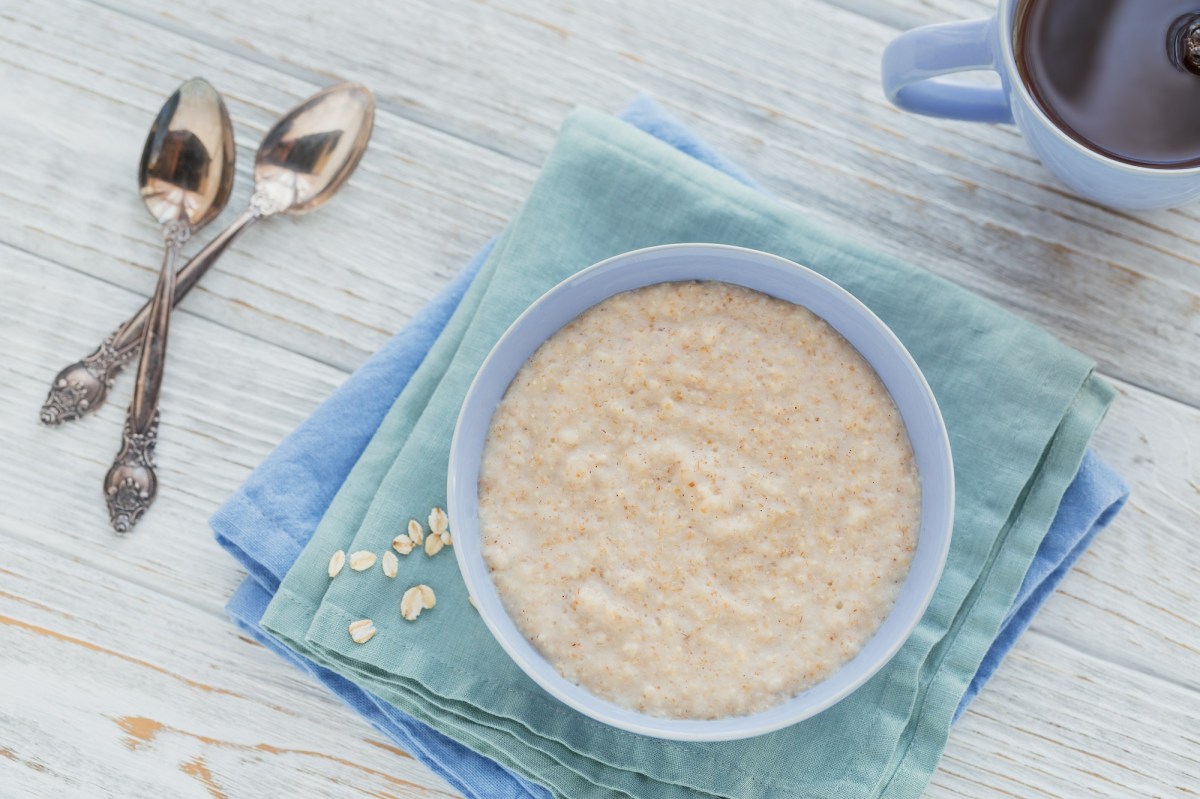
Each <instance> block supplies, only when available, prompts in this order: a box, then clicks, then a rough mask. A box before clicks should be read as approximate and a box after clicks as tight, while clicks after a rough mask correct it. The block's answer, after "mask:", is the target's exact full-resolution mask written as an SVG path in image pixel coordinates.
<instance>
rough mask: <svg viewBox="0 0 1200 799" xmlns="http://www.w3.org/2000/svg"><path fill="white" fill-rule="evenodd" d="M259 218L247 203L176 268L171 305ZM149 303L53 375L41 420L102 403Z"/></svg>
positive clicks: (62, 418) (133, 347)
mask: <svg viewBox="0 0 1200 799" xmlns="http://www.w3.org/2000/svg"><path fill="white" fill-rule="evenodd" d="M262 216H264V212H263V207H262V205H261V203H255V202H254V201H251V205H250V207H249V208H248V209H246V210H245V211H243V212H242V213H241V215H240V216H238V217H237V218H236V219H234V220H233V221H232V222H231V223H230V224H229V226H228V227H227V228H225V230H223V231H221V234H220V235H219V236H217V237H216V238H214V239H213V240H212V241H210V242H209V243H208V244H206V245H205V246H204V249H202V250H200V252H198V253H196V255H195V257H193V258H192V260H190V261H188V262H187V263H186V264H184V265H183V266H182V267H181V268H180V269H179V272H178V273H177V274H176V276H175V280H174V284H175V289H174V292H175V294H174V296H175V300H174V301H175V303H176V304H177V303H178V302H179V301H180V300H182V299H183V298H184V297H185V296H186V295H187V293H188V292H189V291H191V290H192V287H193V286H195V285H196V283H197V282H199V280H200V278H201V277H203V276H204V273H205V272H207V271H208V268H209V267H210V266H212V265H213V264H214V263H216V261H217V259H218V258H220V257H221V253H223V252H225V250H226V249H228V247H229V245H230V244H232V243H233V240H234V239H236V238H237V237H238V236H239V235H241V233H242V231H243V230H245V229H246V228H247V227H249V226H250V223H251V222H254V221H256V220H257V219H259V218H261V217H262ZM150 306H151V302H147V303H146V304H145V305H143V306H142V307H141V308H140V309H139V310H138V312H137V313H135V314H134V315H133V316H131V317H129V319H127V320H126V321H125V322H124V323H123V324H122V325H121V326H120V327H118V328H117V329H116V330H114V331H113V332H112V334H110V335H109V337H108V338H106V339H104V343H103V344H101V345H100V346H99V347H97V348H96V350H95V352H93V353H92V354H91V355H88V356H87V357H85V358H83V359H82V360H79V361H76V362H75V363H73V364H71V365H70V366H68V367H66V368H65V369H63V370H62V371H61V372H59V373H58V374H57V375H56V376H55V377H54V383H53V385H51V387H50V393H49V394H48V395H47V396H46V401H45V402H44V403H43V404H42V413H41V418H42V423H43V424H48V425H56V424H61V423H62V422H69V421H72V420H74V419H80V418H82V417H83V416H84V415H85V414H88V413H91V412H92V411H94V410H96V409H97V408H99V407H100V406H101V405H102V404H104V398H105V396H106V395H107V394H108V389H109V388H110V387H111V386H112V380H113V377H115V376H116V374H117V372H119V371H121V368H122V367H123V366H124V365H125V364H126V363H128V362H129V361H131V360H132V359H133V358H134V356H136V355H137V354H138V351H139V350H140V349H141V347H142V337H143V335H144V333H145V330H146V320H147V319H149V318H150V314H151V308H150Z"/></svg>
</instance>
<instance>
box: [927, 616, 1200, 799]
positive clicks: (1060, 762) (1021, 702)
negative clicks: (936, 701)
mask: <svg viewBox="0 0 1200 799" xmlns="http://www.w3.org/2000/svg"><path fill="white" fill-rule="evenodd" d="M1198 712H1200V693H1197V692H1196V691H1195V690H1185V689H1181V688H1179V687H1178V686H1175V685H1172V684H1170V683H1167V682H1163V681H1161V680H1158V679H1156V678H1153V677H1149V676H1147V675H1144V674H1141V673H1138V672H1135V671H1130V670H1128V669H1125V668H1123V667H1120V666H1114V665H1112V664H1109V663H1106V662H1105V661H1102V660H1098V659H1096V658H1092V657H1089V656H1087V655H1084V654H1081V653H1079V652H1077V651H1075V650H1073V649H1071V648H1069V647H1064V646H1062V645H1061V644H1058V643H1057V642H1055V641H1053V640H1051V639H1049V638H1046V637H1045V636H1042V635H1039V634H1037V633H1032V634H1030V635H1028V636H1026V637H1025V638H1024V639H1022V641H1021V644H1020V646H1019V647H1018V648H1017V650H1016V651H1015V652H1014V653H1013V655H1012V656H1011V657H1009V659H1008V661H1007V662H1006V663H1005V666H1004V668H1003V669H1002V670H1001V671H1000V672H999V674H997V676H996V678H995V679H994V680H993V681H992V682H991V683H990V684H989V685H988V687H987V690H986V691H984V693H982V694H980V696H979V698H978V700H977V701H976V702H975V704H973V705H972V706H971V708H970V709H969V710H968V711H967V713H966V714H964V716H963V718H962V719H961V720H960V721H959V723H958V725H957V726H955V728H954V731H953V733H952V734H951V736H950V741H949V744H948V746H947V747H946V752H945V756H944V757H943V760H942V766H941V768H940V769H939V770H938V773H937V775H935V777H934V780H933V787H932V788H931V790H930V791H929V795H930V796H955V795H958V796H968V797H979V798H982V797H1012V796H1019V797H1022V799H1025V798H1026V797H1035V796H1046V797H1063V798H1064V799H1066V798H1067V797H1069V798H1070V799H1074V798H1075V797H1080V796H1093V795H1095V796H1138V797H1187V796H1196V795H1197V792H1198V790H1200V783H1197V781H1196V775H1197V774H1200V735H1197V730H1196V725H1195V721H1194V720H1195V718H1196V717H1197V713H1198Z"/></svg>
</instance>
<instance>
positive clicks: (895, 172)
mask: <svg viewBox="0 0 1200 799" xmlns="http://www.w3.org/2000/svg"><path fill="white" fill-rule="evenodd" d="M120 9H121V10H122V11H125V12H127V13H129V14H130V15H131V16H136V17H137V18H138V19H140V20H145V21H147V22H149V23H152V24H154V25H157V26H159V27H160V28H162V29H163V30H169V31H173V32H186V33H188V34H189V35H194V36H200V37H203V38H204V40H205V41H206V42H208V43H210V44H212V45H214V46H217V47H220V48H221V49H223V50H225V51H226V52H229V53H232V54H236V55H238V56H239V57H242V56H247V55H248V54H252V55H253V57H254V58H255V59H256V60H257V61H259V62H260V63H264V64H271V65H275V66H278V67H279V68H280V69H282V70H288V71H290V72H294V73H302V74H312V73H317V72H324V73H335V74H338V75H342V76H349V77H353V78H355V79H357V80H362V81H365V82H367V83H370V84H372V85H374V86H377V87H378V88H379V90H380V97H381V102H382V104H383V106H384V107H386V108H387V109H389V110H390V111H392V112H394V113H396V114H398V115H404V116H407V117H408V118H411V119H414V120H419V121H421V122H423V123H426V124H429V125H432V126H435V127H437V128H438V129H440V130H443V131H446V132H448V133H450V134H452V135H455V136H459V137H461V138H463V139H466V140H470V141H475V142H479V143H481V144H485V145H486V146H488V147H491V148H494V149H497V150H500V151H502V152H505V153H509V154H511V155H513V156H514V157H516V158H519V159H521V160H525V161H529V162H533V163H535V162H538V161H540V159H541V158H542V157H543V156H544V154H545V152H546V151H547V149H548V148H549V146H550V144H551V142H552V141H553V137H554V131H555V130H556V128H557V125H558V123H559V121H560V120H561V118H562V116H563V114H564V113H565V112H566V111H567V109H569V108H570V107H571V106H573V105H575V104H576V103H579V102H585V103H591V104H594V105H598V106H600V107H603V108H610V109H615V108H617V107H619V106H620V105H622V104H623V103H624V102H625V101H626V100H627V98H628V97H629V95H630V94H631V93H632V92H633V91H634V90H635V88H636V87H638V86H644V87H646V88H648V89H650V90H651V91H652V92H654V93H655V94H656V95H657V96H659V97H660V98H661V99H663V100H664V101H665V102H666V103H667V104H668V105H669V106H671V107H673V108H675V109H677V110H679V111H680V113H681V114H682V115H683V116H684V118H685V119H686V120H687V121H689V122H691V123H693V124H694V125H695V126H696V127H697V128H698V129H699V130H701V131H702V132H704V133H705V134H706V135H708V136H710V137H711V138H712V139H713V140H714V141H715V142H716V143H718V144H719V145H720V146H721V147H722V148H723V149H724V150H726V151H727V152H729V153H730V154H731V155H732V156H733V157H735V158H736V159H737V160H739V161H740V162H741V163H743V164H745V165H746V166H748V167H749V168H750V169H751V170H752V171H753V172H754V173H755V174H757V175H759V176H761V177H763V178H764V180H765V181H766V183H767V184H768V186H769V187H770V188H772V189H774V190H775V191H777V192H778V193H779V194H780V195H782V196H783V197H786V198H788V199H789V200H792V201H794V202H795V203H797V204H798V205H799V206H800V207H801V208H803V209H804V211H805V212H806V213H808V214H809V215H811V216H812V217H814V218H816V219H818V220H820V221H822V222H824V223H826V224H828V225H829V226H831V227H833V228H835V229H837V230H839V231H841V232H843V233H844V234H846V235H847V236H850V237H852V238H856V239H859V240H862V241H869V242H870V243H871V244H872V245H873V246H876V247H879V248H880V249H883V250H885V251H888V252H892V253H896V254H899V255H902V256H904V257H907V258H909V259H912V260H915V261H917V262H918V263H921V264H922V265H924V266H927V267H928V268H930V269H932V270H933V271H935V272H937V273H939V274H942V275H945V276H947V277H949V278H950V279H953V280H955V281H957V282H960V283H962V284H964V285H967V286H969V287H971V288H972V289H974V290H976V291H978V292H980V293H982V294H984V295H986V296H989V297H991V298H993V299H995V300H996V301H997V302H1000V303H1001V304H1003V305H1006V306H1007V307H1009V308H1011V309H1013V310H1014V311H1016V312H1017V313H1019V314H1021V315H1022V316H1025V317H1027V318H1029V319H1031V320H1033V321H1035V322H1037V323H1039V324H1042V325H1044V326H1046V327H1047V328H1049V329H1050V330H1052V331H1053V332H1054V333H1056V334H1057V335H1058V336H1060V337H1061V338H1063V339H1064V340H1065V341H1067V342H1068V343H1070V344H1072V345H1073V346H1075V347H1077V348H1079V349H1082V350H1084V351H1087V352H1088V353H1089V354H1093V355H1095V356H1096V357H1097V358H1098V359H1099V360H1100V361H1101V363H1102V365H1103V366H1104V368H1105V369H1106V371H1109V372H1110V373H1112V374H1115V375H1117V376H1119V377H1121V378H1123V379H1125V380H1127V381H1129V382H1132V383H1135V384H1138V385H1142V386H1146V387H1149V388H1151V389H1153V390H1156V391H1159V392H1161V393H1164V394H1167V395H1170V396H1173V397H1176V398H1180V399H1183V400H1185V401H1187V402H1189V403H1190V404H1193V405H1194V404H1197V402H1198V401H1200V346H1197V344H1198V343H1200V269H1198V268H1197V263H1198V261H1197V259H1196V257H1195V254H1194V253H1195V250H1196V247H1195V245H1196V243H1197V241H1200V224H1198V223H1197V221H1196V220H1195V219H1192V218H1190V217H1189V216H1186V215H1180V214H1176V213H1173V212H1155V213H1143V214H1126V213H1120V212H1115V211H1111V210H1108V209H1104V208H1100V207H1098V206H1095V205H1092V204H1090V203H1087V202H1084V201H1082V200H1079V199H1076V198H1074V197H1072V196H1071V195H1070V194H1069V193H1068V192H1066V191H1065V190H1064V189H1063V188H1062V187H1060V186H1059V185H1058V184H1057V183H1056V182H1055V181H1054V180H1053V179H1052V178H1051V176H1050V175H1049V174H1048V173H1047V172H1046V171H1045V170H1044V169H1043V168H1042V167H1041V166H1040V165H1039V164H1038V163H1037V162H1036V160H1035V159H1033V157H1032V156H1031V155H1030V153H1029V151H1028V149H1027V148H1026V146H1025V144H1024V142H1022V141H1021V140H1020V138H1019V136H1018V135H1017V134H1016V132H1015V131H1014V130H1012V129H1010V128H1004V127H998V126H980V125H969V124H963V123H949V122H939V121H934V120H928V119H924V118H918V117H915V116H912V115H908V114H904V113H901V112H899V111H897V110H895V109H893V108H891V106H889V105H888V104H887V102H886V101H885V100H884V98H883V97H882V94H881V92H880V90H879V85H878V84H879V76H878V67H877V66H876V64H877V62H876V56H877V54H878V53H879V52H880V50H881V49H882V47H883V46H884V45H885V44H886V42H887V41H888V40H890V39H891V38H892V37H893V36H895V35H896V33H897V29H896V28H894V27H890V26H888V25H884V24H880V23H878V22H875V21H873V20H870V19H867V18H864V17H862V16H859V15H858V14H855V13H852V12H848V11H846V10H844V9H839V8H835V7H832V6H829V5H827V4H825V3H821V2H808V3H804V4H799V5H796V6H781V5H780V4H778V3H774V2H771V1H770V0H750V2H748V3H745V4H742V5H740V6H739V10H738V14H736V15H731V14H728V13H726V12H725V11H724V10H723V9H718V8H709V7H707V6H704V5H703V4H699V5H696V6H694V7H689V8H688V11H687V13H681V12H680V11H679V10H678V9H677V7H675V6H672V5H670V4H661V3H631V2H626V3H618V4H609V5H605V6H604V7H603V8H600V7H595V6H575V5H563V4H559V3H554V2H550V0H530V1H528V2H525V1H523V0H522V1H520V2H518V0H494V1H493V2H486V3H484V2H474V3H466V2H464V3H432V2H429V0H414V2H409V3H403V4H393V5H390V6H387V7H386V8H379V7H376V6H374V5H370V4H367V5H358V6H350V7H347V8H345V9H343V10H342V11H343V13H339V14H338V15H337V16H336V17H335V18H331V19H330V20H328V25H327V27H326V29H325V35H324V36H323V37H322V39H321V41H320V42H312V41H310V39H311V36H310V34H309V27H308V23H307V21H306V20H304V19H302V18H299V17H290V18H284V19H281V18H279V15H277V14H275V13H274V12H273V10H272V7H271V5H270V4H254V3H250V4H246V3H237V4H236V5H233V4H230V3H228V2H222V1H221V0H218V1H217V2H214V3H207V4H203V5H202V6H189V7H186V8H177V7H172V8H171V9H169V10H166V9H162V8H160V7H159V6H157V5H156V4H153V3H151V2H148V0H128V1H127V2H124V3H122V4H121V5H120ZM937 13H938V15H939V16H940V15H942V12H941V11H940V10H938V12H937ZM768 21H769V24H767V23H768ZM297 52H304V53H305V58H304V59H303V64H302V65H301V64H298V63H297V59H296V58H294V55H293V54H294V53H297ZM429 53H437V56H436V58H434V59H431V58H430V57H429V55H428V54H429ZM485 74H487V75H492V74H499V75H503V80H497V81H493V80H487V79H484V78H483V75H485Z"/></svg>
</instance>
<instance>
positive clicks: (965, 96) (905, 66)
mask: <svg viewBox="0 0 1200 799" xmlns="http://www.w3.org/2000/svg"><path fill="white" fill-rule="evenodd" d="M995 25H996V18H995V17H991V18H989V19H973V20H969V21H965V22H949V23H945V24H941V25H926V26H925V27H923V28H916V29H914V30H910V31H907V32H905V33H902V34H900V36H898V37H896V38H895V39H893V40H892V42H891V43H890V44H889V45H888V46H887V48H886V49H885V50H884V51H883V91H884V94H886V95H887V98H888V100H890V101H891V102H892V104H893V105H895V106H896V107H897V108H901V109H903V110H905V111H913V112H915V113H917V114H925V115H926V116H934V117H946V118H947V119H962V120H966V121H968V122H1012V121H1013V118H1012V109H1011V108H1009V105H1008V97H1007V96H1006V95H1005V93H1004V90H1003V89H1002V88H1000V87H998V86H972V85H968V84H964V83H955V82H953V81H947V80H934V78H937V77H938V76H939V75H948V74H950V73H953V72H967V71H970V70H980V69H990V70H992V71H996V58H995V54H994V52H993V50H992V42H993V41H994V36H995Z"/></svg>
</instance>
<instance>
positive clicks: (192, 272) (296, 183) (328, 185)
mask: <svg viewBox="0 0 1200 799" xmlns="http://www.w3.org/2000/svg"><path fill="white" fill-rule="evenodd" d="M374 120H375V98H374V97H373V96H372V95H371V91H370V90H369V89H367V87H365V86H360V85H358V84H354V83H342V84H338V85H337V86H331V87H329V88H328V89H324V90H322V91H320V92H317V93H316V94H314V95H313V96H312V97H310V98H308V99H307V100H305V101H304V102H303V103H301V104H300V105H298V106H296V107H295V108H294V109H292V110H291V111H289V112H288V113H287V115H286V116H284V117H283V119H281V120H279V122H277V123H276V124H275V126H274V127H273V128H271V130H270V131H268V132H267V135H266V137H265V138H264V139H263V141H262V144H261V145H259V148H258V155H257V157H256V159H255V169H254V196H253V197H251V198H250V207H249V208H247V209H246V210H245V211H244V212H242V214H241V215H240V216H238V217H237V218H236V219H234V220H233V222H231V223H230V224H229V227H227V228H225V230H224V231H222V232H221V234H220V235H219V236H217V237H216V238H215V239H213V240H212V241H210V242H209V243H208V244H207V245H205V247H204V249H202V250H200V252H198V253H196V255H195V256H194V257H193V258H192V260H190V261H188V262H187V264H185V265H184V266H183V267H182V268H180V270H179V273H178V275H177V276H176V280H175V302H176V303H178V302H179V301H180V300H181V299H183V297H184V296H185V295H186V294H187V293H188V292H189V291H191V289H192V287H193V286H195V285H196V282H197V281H199V280H200V278H201V277H202V276H203V275H204V273H205V272H207V271H208V268H209V267H210V266H212V265H213V264H214V263H215V262H216V260H217V258H219V257H220V256H221V253H223V252H224V251H225V250H226V248H228V247H229V245H230V244H232V243H233V240H234V239H236V238H237V237H238V236H239V235H240V234H241V232H242V231H243V230H245V229H246V228H247V227H249V226H250V224H251V223H252V222H255V221H257V220H259V219H261V218H263V217H266V216H273V215H274V214H280V213H284V214H300V213H306V212H308V211H312V210H315V209H316V208H319V207H320V206H321V205H323V204H324V203H325V202H326V201H327V200H328V199H329V198H330V197H332V196H333V195H334V194H335V193H337V191H338V189H340V188H341V187H342V186H343V185H344V184H345V182H346V180H347V179H348V178H349V177H350V174H351V173H352V172H354V169H355V167H357V166H358V162H359V160H360V159H361V158H362V155H363V153H364V152H365V151H366V149H367V142H368V141H369V140H370V138H371V129H372V127H373V125H374ZM149 317H150V303H146V304H145V305H143V306H142V308H141V310H139V311H138V312H137V313H136V314H134V315H133V316H132V317H130V318H129V319H128V320H127V321H126V322H125V323H124V324H122V325H121V326H120V327H118V328H117V329H116V330H115V331H113V333H112V334H111V335H110V336H109V337H108V338H106V339H105V340H104V343H102V344H101V345H100V346H99V347H98V348H97V349H96V350H95V352H93V353H92V354H91V355H88V356H87V357H86V358H84V359H82V360H80V361H76V362H75V363H73V364H71V365H70V366H68V367H66V368H65V369H63V370H62V371H61V372H59V373H58V375H56V376H55V378H54V384H53V385H52V387H51V389H50V393H49V395H48V396H47V397H46V402H45V404H43V405H42V412H41V419H42V422H43V423H45V424H48V425H54V424H60V423H62V422H67V421H71V420H73V419H79V418H81V417H83V416H84V415H85V414H88V413H91V412H92V411H94V410H96V409H97V408H99V407H100V405H101V404H102V403H103V402H104V399H105V396H106V395H107V393H108V389H109V388H110V387H111V386H112V380H113V378H114V377H115V376H116V374H117V372H119V371H121V367H123V366H124V365H125V364H126V363H127V362H128V361H129V360H131V359H132V358H133V357H134V356H135V355H137V353H138V350H139V349H140V347H141V340H142V331H143V330H144V328H145V325H146V320H147V319H148V318H149Z"/></svg>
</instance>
